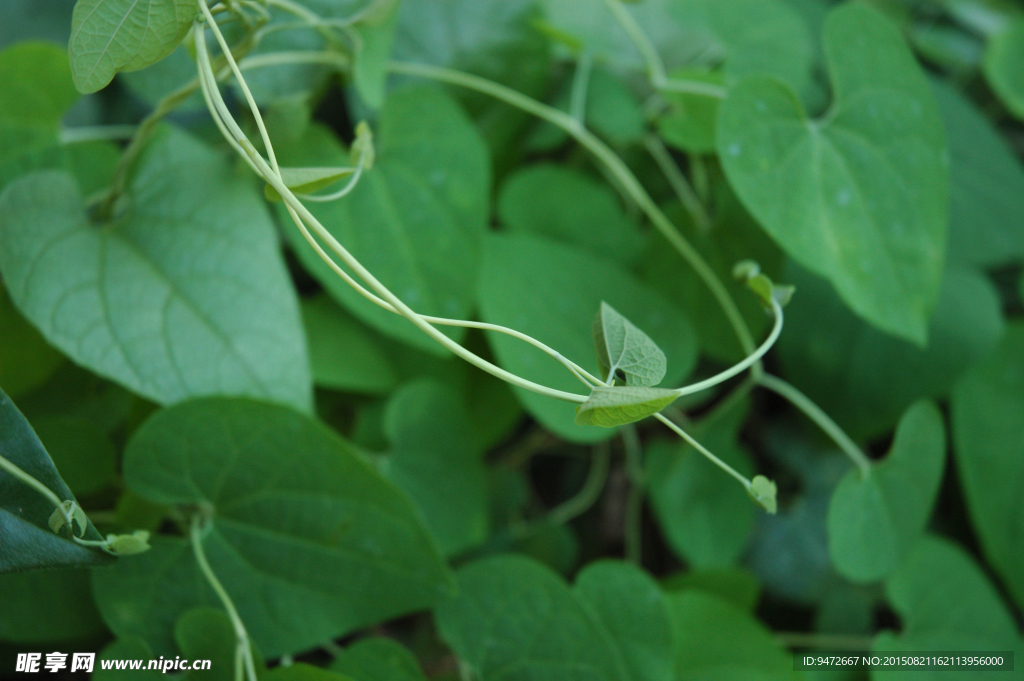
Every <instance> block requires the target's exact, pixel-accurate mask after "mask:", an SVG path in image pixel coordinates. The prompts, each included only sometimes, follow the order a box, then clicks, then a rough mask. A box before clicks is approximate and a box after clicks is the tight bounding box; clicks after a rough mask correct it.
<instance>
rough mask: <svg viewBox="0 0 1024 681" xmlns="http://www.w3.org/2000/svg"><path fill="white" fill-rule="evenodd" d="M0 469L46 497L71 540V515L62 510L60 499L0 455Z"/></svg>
mask: <svg viewBox="0 0 1024 681" xmlns="http://www.w3.org/2000/svg"><path fill="white" fill-rule="evenodd" d="M0 468H3V469H4V470H5V471H7V472H8V473H10V474H11V475H13V476H14V477H16V478H17V479H18V480H21V481H22V482H23V483H25V484H26V485H28V486H29V487H31V488H32V489H34V490H35V491H37V492H39V493H40V494H42V495H43V496H44V497H46V498H47V499H48V500H49V501H50V503H52V504H53V505H54V506H55V507H56V508H57V509H58V510H59V511H60V512H61V515H63V516H64V522H65V523H66V524H67V526H68V531H69V532H70V533H71V536H72V538H74V536H75V526H74V525H73V524H72V522H71V514H70V513H68V511H67V509H66V508H64V502H63V501H61V499H60V497H58V496H57V495H56V494H54V492H53V490H51V489H50V488H49V487H47V486H46V485H44V484H43V483H41V482H39V481H38V480H36V479H35V478H34V477H32V476H31V475H29V474H28V473H26V472H25V471H23V470H21V468H19V467H18V466H17V465H16V464H15V463H14V462H13V461H11V460H9V459H7V458H6V457H4V456H2V455H0Z"/></svg>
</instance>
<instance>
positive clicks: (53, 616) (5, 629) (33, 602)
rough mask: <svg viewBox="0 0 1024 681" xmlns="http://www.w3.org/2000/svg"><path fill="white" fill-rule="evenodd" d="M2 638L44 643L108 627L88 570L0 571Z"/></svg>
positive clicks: (93, 633)
mask: <svg viewBox="0 0 1024 681" xmlns="http://www.w3.org/2000/svg"><path fill="white" fill-rule="evenodd" d="M0 602H2V603H3V604H4V607H3V611H2V612H0V641H5V642H8V643H42V642H44V641H65V640H68V639H85V638H91V637H95V636H97V635H102V634H103V633H104V632H105V631H106V627H104V626H103V620H102V619H100V613H99V611H98V610H96V604H95V603H94V602H93V599H92V590H91V589H90V588H89V573H88V572H87V571H86V570H73V569H71V570H38V571H33V572H19V573H15V574H6V575H0Z"/></svg>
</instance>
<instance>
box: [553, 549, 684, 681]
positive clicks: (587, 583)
mask: <svg viewBox="0 0 1024 681" xmlns="http://www.w3.org/2000/svg"><path fill="white" fill-rule="evenodd" d="M572 590H573V593H575V594H576V596H577V597H578V598H579V599H581V600H582V601H584V602H585V603H586V604H588V605H589V606H590V607H591V609H592V610H593V611H594V614H596V615H597V619H598V620H599V621H600V622H601V624H602V625H603V626H604V628H605V629H606V630H607V631H608V633H609V634H611V637H612V639H613V640H614V641H615V645H616V647H617V648H618V649H619V652H620V653H621V654H622V660H623V662H624V663H625V665H626V672H627V674H628V678H629V679H630V680H631V681H671V680H672V679H673V678H674V677H673V675H672V621H671V619H670V617H669V611H668V604H667V603H666V602H665V597H664V594H662V592H661V589H660V588H659V587H658V584H657V582H655V581H654V579H653V578H652V577H651V576H650V575H648V574H647V573H646V572H644V571H643V570H641V569H640V568H638V567H636V566H635V565H632V564H630V563H622V562H618V561H611V560H604V561H598V562H594V563H590V565H588V566H587V567H586V568H584V569H583V571H582V572H580V574H579V575H578V576H577V577H576V583H575V584H574V585H573V588H572Z"/></svg>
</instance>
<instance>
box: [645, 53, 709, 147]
mask: <svg viewBox="0 0 1024 681" xmlns="http://www.w3.org/2000/svg"><path fill="white" fill-rule="evenodd" d="M671 77H672V78H675V79H679V80H686V81H694V82H698V83H709V84H711V85H718V86H722V85H724V84H725V77H724V76H723V75H722V73H721V72H719V71H702V70H697V69H676V70H675V71H673V72H672V74H671ZM662 97H664V98H665V100H666V101H667V102H668V107H667V109H666V110H665V112H664V113H663V114H662V115H661V116H659V117H658V134H659V135H661V138H662V139H663V140H665V142H666V143H667V144H669V145H671V146H673V147H675V148H676V149H679V150H681V151H687V152H690V153H695V154H709V153H712V152H714V150H715V119H716V118H717V116H718V102H719V100H718V99H716V98H715V97H707V96H705V95H697V94H691V93H686V92H663V93H662Z"/></svg>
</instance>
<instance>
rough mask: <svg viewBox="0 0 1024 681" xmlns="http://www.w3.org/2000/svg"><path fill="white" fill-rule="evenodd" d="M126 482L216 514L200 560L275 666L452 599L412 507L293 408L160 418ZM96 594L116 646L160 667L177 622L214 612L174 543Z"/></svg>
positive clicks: (136, 450)
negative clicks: (145, 653)
mask: <svg viewBox="0 0 1024 681" xmlns="http://www.w3.org/2000/svg"><path fill="white" fill-rule="evenodd" d="M124 470H125V479H126V481H127V483H128V486H129V487H130V488H131V489H132V491H134V492H135V493H137V494H139V495H140V496H142V497H144V498H146V499H147V500H149V501H151V502H154V503H157V504H165V505H185V506H188V507H195V506H204V507H208V508H212V511H213V513H214V517H213V520H212V521H210V523H211V527H210V529H209V531H208V532H207V533H206V534H205V536H204V538H203V548H204V552H205V553H206V556H207V559H208V561H209V563H210V566H211V568H212V570H213V572H214V574H216V575H217V577H218V579H219V580H220V581H221V582H222V583H223V585H224V588H225V589H226V590H227V592H228V593H229V594H230V595H231V598H232V600H233V601H234V603H235V604H236V606H237V608H238V611H239V615H240V617H241V618H242V620H243V621H244V622H245V623H246V626H247V628H248V630H249V633H250V635H251V637H252V640H253V641H254V643H255V644H256V645H257V647H258V648H259V650H260V651H261V652H263V653H264V654H265V655H267V656H268V657H276V656H278V655H281V654H285V653H293V652H297V651H300V650H305V649H307V648H309V647H311V646H315V645H317V644H318V643H320V642H322V641H325V640H327V639H329V638H335V637H338V636H342V635H344V634H346V633H348V632H351V631H354V630H357V629H360V628H363V627H366V626H370V625H372V624H375V623H377V622H381V621H384V620H387V619H390V618H392V617H396V616H398V615H402V614H405V613H409V612H413V611H415V610H418V609H421V608H426V607H430V606H431V605H433V604H434V603H435V602H436V601H437V600H438V598H439V597H441V596H442V595H443V594H445V593H447V592H448V590H449V588H450V585H451V582H450V577H449V573H448V570H447V567H446V566H445V565H444V563H443V562H442V560H441V557H440V556H439V554H438V553H437V549H436V548H435V547H434V543H433V541H432V540H431V538H430V536H429V534H428V532H427V530H426V528H425V527H424V526H423V524H422V521H421V520H420V519H419V514H418V512H417V511H416V509H415V508H413V506H412V504H411V503H410V502H409V501H408V499H407V498H406V497H405V495H404V494H402V493H401V492H400V491H399V490H397V489H396V488H395V487H394V486H393V485H392V484H391V483H390V482H388V481H387V480H385V479H384V478H383V477H381V475H380V474H378V473H377V471H375V470H374V469H373V467H372V466H371V465H370V464H369V463H368V462H367V461H366V460H365V458H364V457H363V456H362V455H361V454H359V453H357V452H356V451H355V450H354V449H353V448H352V447H351V445H349V444H348V443H347V442H345V441H344V440H342V439H341V438H339V437H338V436H337V435H335V434H334V433H333V432H332V431H330V430H329V429H328V428H326V427H325V426H322V425H320V424H319V423H317V422H315V421H313V420H311V419H310V418H308V417H306V416H304V415H302V414H301V413H299V412H296V411H293V410H291V409H288V408H287V407H283V406H278V405H274V404H269V403H263V402H256V401H253V400H248V399H240V398H235V399H225V398H205V399H200V400H192V401H189V402H185V403H183V404H180V405H176V406H174V407H171V408H169V409H165V410H163V411H160V412H157V413H156V414H155V415H154V416H153V417H151V418H150V419H149V420H148V421H147V422H146V423H145V424H143V426H142V427H141V428H140V429H139V430H138V431H137V432H136V433H135V435H134V436H133V437H132V439H131V441H130V442H129V443H128V447H127V451H126V452H125V462H124ZM342 576H343V577H342ZM93 587H94V591H95V593H96V599H97V602H98V604H99V606H100V611H101V612H102V613H103V617H104V619H105V620H106V622H107V624H108V626H110V628H111V629H112V630H113V631H114V632H115V633H116V634H118V635H119V636H129V635H141V636H143V637H144V638H145V639H146V640H147V641H148V642H149V643H150V645H152V646H153V650H154V651H155V652H157V654H162V655H168V654H173V652H172V651H173V650H174V643H173V627H174V623H175V621H176V620H177V618H178V617H179V616H180V615H181V614H183V613H184V612H185V611H187V610H189V609H190V608H193V607H196V606H200V605H214V606H216V605H217V604H218V600H217V598H216V596H215V594H214V593H213V591H212V589H210V587H209V586H208V585H207V584H206V580H205V579H204V577H203V575H202V573H201V572H200V571H199V567H198V566H197V564H196V560H195V556H194V555H193V553H192V549H191V547H190V546H189V542H188V541H185V540H182V539H177V538H163V537H156V538H154V539H153V548H152V550H151V551H149V552H147V553H144V554H142V555H140V556H137V557H134V558H132V559H130V560H129V559H125V560H122V561H120V562H119V564H118V567H117V568H116V569H114V570H103V571H96V572H95V573H94V574H93Z"/></svg>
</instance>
